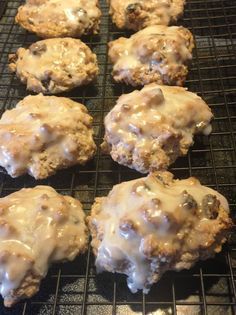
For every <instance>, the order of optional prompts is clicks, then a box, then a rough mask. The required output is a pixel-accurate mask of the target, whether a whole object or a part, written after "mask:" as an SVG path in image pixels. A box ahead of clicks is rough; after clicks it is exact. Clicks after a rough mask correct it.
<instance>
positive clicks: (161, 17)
mask: <svg viewBox="0 0 236 315" xmlns="http://www.w3.org/2000/svg"><path fill="white" fill-rule="evenodd" d="M109 3H110V10H109V13H110V15H111V17H112V21H113V23H114V24H115V25H116V26H117V27H118V28H119V29H130V30H133V31H138V30H141V29H143V28H145V27H147V26H150V25H169V24H172V23H175V22H176V21H177V20H178V19H179V18H180V17H181V16H182V14H183V11H184V4H185V1H184V0H148V1H146V0H128V1H127V0H119V1H117V0H110V1H109Z"/></svg>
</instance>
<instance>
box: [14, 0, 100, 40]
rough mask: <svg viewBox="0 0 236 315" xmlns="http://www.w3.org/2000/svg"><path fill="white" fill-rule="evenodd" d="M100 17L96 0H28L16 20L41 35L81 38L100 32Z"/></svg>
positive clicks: (19, 10) (20, 9)
mask: <svg viewBox="0 0 236 315" xmlns="http://www.w3.org/2000/svg"><path fill="white" fill-rule="evenodd" d="M100 17H101V11H100V9H99V7H98V1H97V0H89V1H88V0H47V1H38V0H37V1H34V0H28V1H26V4H24V5H23V6H21V7H20V8H19V9H18V14H17V16H16V21H17V22H18V23H20V24H21V25H22V26H23V27H25V28H26V29H29V30H30V31H33V32H36V33H38V34H39V35H40V36H42V37H48V38H49V37H60V36H62V37H63V36H64V37H65V36H75V37H79V36H81V35H83V34H87V33H90V32H91V31H93V32H94V33H97V31H98V25H99V22H100Z"/></svg>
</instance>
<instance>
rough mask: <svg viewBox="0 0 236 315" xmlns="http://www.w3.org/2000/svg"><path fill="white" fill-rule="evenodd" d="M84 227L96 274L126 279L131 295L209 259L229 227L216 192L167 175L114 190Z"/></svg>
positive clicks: (224, 202)
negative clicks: (89, 238)
mask: <svg viewBox="0 0 236 315" xmlns="http://www.w3.org/2000/svg"><path fill="white" fill-rule="evenodd" d="M88 223H89V228H90V231H91V234H92V243H91V244H92V247H93V251H94V255H95V257H96V262H95V263H96V267H97V271H98V272H100V271H109V272H118V273H123V274H126V275H127V276H128V279H127V283H128V287H129V289H130V290H131V291H132V292H133V293H135V292H137V291H138V290H143V292H144V293H148V291H149V289H150V287H151V285H152V284H153V283H155V282H157V281H158V280H159V279H160V277H161V276H162V274H163V273H164V272H165V271H167V270H176V271H180V270H182V269H189V268H191V267H192V266H193V265H194V264H195V263H196V262H197V261H198V260H204V259H207V258H210V257H213V256H214V255H215V253H218V252H219V251H220V250H221V247H222V244H223V243H224V242H225V241H226V238H227V235H228V233H229V230H230V228H231V226H232V221H231V219H230V217H229V207H228V203H227V200H226V199H225V198H224V197H223V196H222V195H221V194H220V193H218V192H217V191H214V190H213V189H210V188H208V187H206V186H202V185H201V184H200V182H199V181H198V180H197V179H195V178H188V179H184V180H174V179H173V176H172V174H170V173H169V172H164V173H161V172H160V173H157V174H150V175H149V176H147V177H145V178H141V179H136V180H133V181H129V182H123V183H121V184H119V185H116V186H114V187H113V189H112V190H111V192H110V193H109V194H108V196H107V197H103V198H97V199H96V201H95V203H94V205H93V206H92V212H91V215H90V216H89V217H88Z"/></svg>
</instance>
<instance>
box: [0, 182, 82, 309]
mask: <svg viewBox="0 0 236 315" xmlns="http://www.w3.org/2000/svg"><path fill="white" fill-rule="evenodd" d="M0 209H1V212H0V232H1V233H0V271H1V272H0V293H1V295H2V297H3V298H4V305H5V306H12V305H13V304H15V303H16V302H18V301H19V300H21V299H24V298H27V297H31V296H32V295H34V294H35V293H36V292H37V291H38V289H39V285H40V281H41V279H42V278H44V277H45V276H46V274H47V271H48V267H49V266H50V264H51V263H53V262H59V261H65V260H73V259H74V258H75V257H76V256H77V255H78V254H79V253H82V252H84V251H85V250H86V249H87V242H88V235H87V234H88V233H87V228H86V225H85V222H84V212H83V211H82V207H81V204H80V202H79V201H78V200H76V199H73V198H72V197H69V196H63V195H60V194H58V193H57V192H56V191H55V190H54V189H53V188H51V187H48V186H36V187H35V188H28V189H21V190H19V191H18V192H15V193H12V194H11V195H9V196H7V197H4V198H1V199H0Z"/></svg>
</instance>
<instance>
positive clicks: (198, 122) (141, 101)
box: [102, 83, 213, 173]
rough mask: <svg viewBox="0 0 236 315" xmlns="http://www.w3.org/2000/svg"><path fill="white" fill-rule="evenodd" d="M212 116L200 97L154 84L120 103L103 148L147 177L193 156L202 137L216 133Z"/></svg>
mask: <svg viewBox="0 0 236 315" xmlns="http://www.w3.org/2000/svg"><path fill="white" fill-rule="evenodd" d="M212 118H213V115H212V112H211V110H210V108H209V107H208V105H207V104H206V103H205V102H204V101H203V99H201V97H199V96H197V95H196V94H195V93H191V92H189V91H187V90H186V89H184V88H182V87H173V86H165V85H157V84H154V83H152V84H150V85H146V86H145V87H144V88H143V89H142V90H140V91H138V90H136V91H134V92H132V93H129V94H124V95H122V96H121V97H120V98H119V99H118V101H117V103H116V105H115V106H114V108H113V109H112V110H111V111H110V112H109V113H108V114H107V116H106V117H105V121H104V123H105V135H104V142H103V144H102V148H103V149H105V150H106V153H110V155H111V157H112V158H113V160H114V161H116V162H118V163H119V164H122V165H125V166H128V167H130V168H133V169H135V170H137V171H139V172H141V173H149V172H151V171H156V170H163V169H167V168H168V166H169V165H170V164H172V163H173V162H174V161H175V160H176V159H177V157H179V156H182V155H185V154H187V152H188V149H189V147H190V146H191V145H192V144H193V136H194V135H195V134H196V133H203V134H205V135H208V134H209V133H210V132H211V125H210V121H211V119H212Z"/></svg>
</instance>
